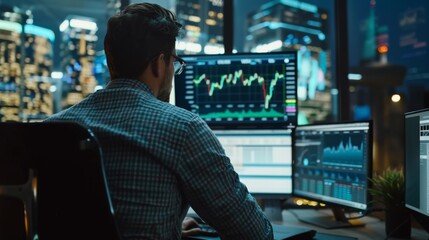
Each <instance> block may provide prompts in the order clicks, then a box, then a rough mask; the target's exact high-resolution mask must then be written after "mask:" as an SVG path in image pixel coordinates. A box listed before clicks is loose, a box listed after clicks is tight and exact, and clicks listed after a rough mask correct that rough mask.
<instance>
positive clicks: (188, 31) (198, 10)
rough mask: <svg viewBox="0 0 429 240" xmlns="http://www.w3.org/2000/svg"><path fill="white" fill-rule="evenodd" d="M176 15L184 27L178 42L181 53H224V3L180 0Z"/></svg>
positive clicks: (177, 47) (219, 1) (203, 0)
mask: <svg viewBox="0 0 429 240" xmlns="http://www.w3.org/2000/svg"><path fill="white" fill-rule="evenodd" d="M176 14H177V17H178V19H179V21H182V22H181V23H182V24H183V26H184V34H183V36H181V37H179V38H178V40H177V45H176V49H177V51H178V52H179V53H185V54H189V53H190V54H192V53H194V54H195V53H205V54H216V53H223V52H224V48H223V1H222V0H209V1H205V0H187V1H185V0H178V1H177V2H176Z"/></svg>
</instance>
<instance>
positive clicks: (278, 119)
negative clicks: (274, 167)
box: [175, 53, 298, 127]
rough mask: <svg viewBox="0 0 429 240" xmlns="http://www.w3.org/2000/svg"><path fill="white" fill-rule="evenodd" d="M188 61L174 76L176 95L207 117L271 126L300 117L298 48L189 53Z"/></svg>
mask: <svg viewBox="0 0 429 240" xmlns="http://www.w3.org/2000/svg"><path fill="white" fill-rule="evenodd" d="M185 60H186V63H187V64H186V67H185V70H184V74H182V75H180V76H178V77H177V78H176V77H175V89H176V90H175V91H176V93H177V95H176V96H182V99H177V100H178V101H176V103H178V104H179V105H182V106H183V107H184V108H185V109H189V110H191V111H192V112H194V113H196V114H198V115H199V116H200V117H202V118H204V120H205V121H206V122H208V123H211V124H213V125H222V124H226V125H228V126H233V125H235V124H237V125H238V124H240V125H242V124H244V125H246V124H247V125H254V124H255V123H258V124H259V123H267V124H266V125H265V126H267V127H273V126H274V125H271V124H277V125H278V126H280V124H283V123H295V122H296V120H297V112H298V110H297V93H296V89H297V87H296V84H297V66H296V55H295V53H291V54H271V53H270V54H243V55H240V54H233V55H222V56H210V55H209V56H190V57H189V58H187V59H185ZM176 98H177V97H176ZM269 124H270V125H269ZM277 125H276V126H277Z"/></svg>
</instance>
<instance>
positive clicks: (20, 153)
mask: <svg viewBox="0 0 429 240" xmlns="http://www.w3.org/2000/svg"><path fill="white" fill-rule="evenodd" d="M7 126H10V125H9V123H8V124H5V123H1V125H0V239H18V240H25V239H30V238H32V237H33V236H34V235H35V212H34V211H35V206H34V204H35V199H34V195H33V188H32V184H33V179H34V178H33V176H34V174H33V170H32V169H30V168H29V162H28V161H27V160H28V158H27V157H26V155H27V152H25V151H24V149H25V147H24V144H25V143H23V142H21V141H22V140H21V137H22V136H23V134H24V128H19V129H18V128H8V127H7Z"/></svg>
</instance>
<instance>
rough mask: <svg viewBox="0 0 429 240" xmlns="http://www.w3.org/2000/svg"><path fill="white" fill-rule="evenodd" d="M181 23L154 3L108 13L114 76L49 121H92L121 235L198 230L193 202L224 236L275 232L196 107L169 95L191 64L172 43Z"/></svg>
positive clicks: (163, 235) (173, 235)
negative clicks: (183, 104) (192, 108)
mask: <svg viewBox="0 0 429 240" xmlns="http://www.w3.org/2000/svg"><path fill="white" fill-rule="evenodd" d="M180 27H181V25H180V24H179V23H178V22H177V21H176V18H175V16H174V14H173V13H171V12H170V11H168V10H166V9H164V8H162V7H160V6H158V5H156V4H149V3H139V4H131V5H129V6H128V7H127V8H126V9H125V10H123V11H122V12H121V13H119V14H118V15H116V16H114V17H112V18H111V19H110V20H109V23H108V30H107V34H106V37H105V40H104V47H105V52H106V57H107V63H108V66H109V71H110V75H111V81H110V83H109V84H108V86H107V87H106V89H104V90H99V91H97V92H95V93H93V94H91V95H90V96H88V97H87V98H86V99H84V100H83V101H81V102H80V103H78V104H77V105H75V106H73V107H71V108H69V109H67V110H64V111H62V112H60V113H58V114H55V115H53V116H52V117H50V118H49V119H48V120H47V121H60V120H73V121H77V122H80V123H82V124H84V125H86V126H88V127H89V128H90V129H92V130H93V131H94V133H95V135H96V136H97V138H98V139H99V141H100V144H101V147H102V150H103V155H104V161H105V168H106V174H107V179H108V184H109V188H110V192H111V195H112V199H113V205H114V207H115V211H116V215H117V218H118V222H119V228H120V231H121V233H122V235H123V237H124V239H180V238H181V236H182V234H183V235H184V236H185V235H187V234H191V233H195V232H197V233H198V230H199V229H198V225H197V224H196V223H195V222H194V221H193V220H192V219H189V218H186V219H185V216H186V213H187V211H188V209H189V206H191V207H192V208H193V209H194V210H195V211H196V212H197V213H198V214H199V215H200V216H201V217H202V218H203V219H204V220H205V221H206V222H207V223H209V224H210V225H212V226H213V227H214V228H215V229H216V230H217V231H218V232H219V234H220V236H221V237H222V238H224V239H272V238H273V235H272V234H273V233H272V227H271V224H270V223H269V221H268V220H267V219H266V218H265V216H264V214H263V212H262V211H261V209H260V207H259V206H258V205H257V203H256V201H255V199H254V198H253V197H252V196H251V195H250V194H249V193H248V191H247V189H246V187H245V186H244V185H243V184H242V183H240V182H239V178H238V175H237V174H236V172H235V171H234V169H233V167H232V165H231V163H230V160H229V158H228V157H227V156H226V155H225V152H224V150H223V149H222V146H221V144H220V143H219V141H218V140H217V138H216V136H215V135H214V134H213V133H212V131H211V130H210V129H209V127H208V126H207V125H206V123H205V122H204V121H203V120H202V119H201V118H200V117H198V116H197V115H195V114H193V113H191V112H189V111H186V110H184V109H181V108H178V107H175V106H173V105H171V104H169V103H168V99H169V95H170V91H171V88H172V78H173V75H174V74H180V73H181V71H182V69H183V66H184V65H185V63H184V61H183V60H182V59H181V58H179V57H177V56H176V53H175V41H176V36H177V35H178V32H179V30H180ZM184 219H185V221H183V220H184ZM182 221H183V225H181V224H182Z"/></svg>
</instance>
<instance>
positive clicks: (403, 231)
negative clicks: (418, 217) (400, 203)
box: [385, 207, 411, 238]
mask: <svg viewBox="0 0 429 240" xmlns="http://www.w3.org/2000/svg"><path fill="white" fill-rule="evenodd" d="M385 214H386V215H385V223H386V236H387V237H388V238H390V237H392V238H410V237H411V215H410V212H409V211H408V210H407V209H406V208H404V207H390V208H387V209H386V211H385Z"/></svg>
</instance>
